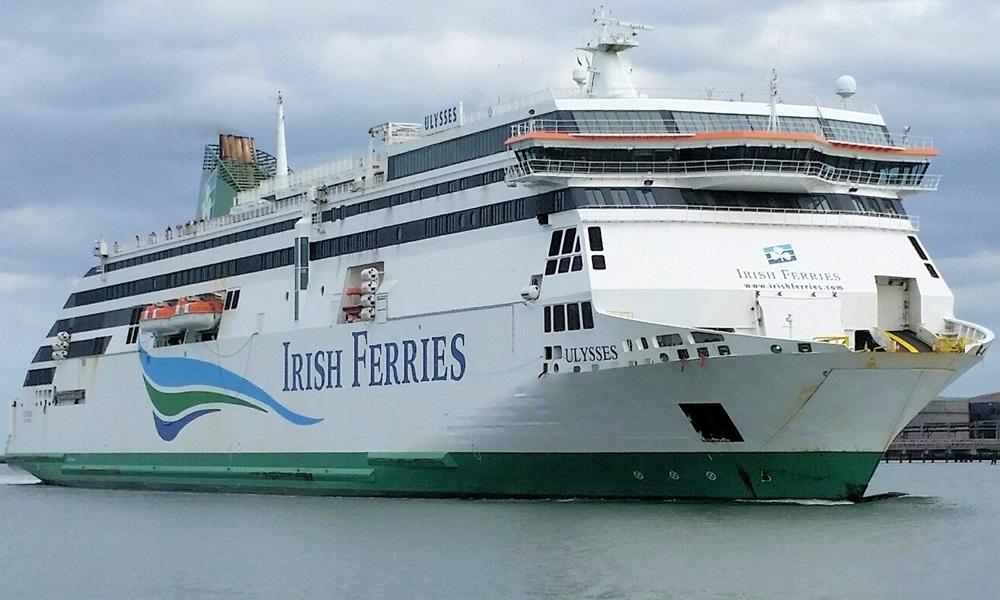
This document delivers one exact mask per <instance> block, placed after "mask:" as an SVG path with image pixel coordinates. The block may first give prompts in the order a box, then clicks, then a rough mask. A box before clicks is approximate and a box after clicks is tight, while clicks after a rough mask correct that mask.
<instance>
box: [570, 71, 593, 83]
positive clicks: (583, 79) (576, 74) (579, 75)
mask: <svg viewBox="0 0 1000 600" xmlns="http://www.w3.org/2000/svg"><path fill="white" fill-rule="evenodd" d="M588 76H589V73H588V72H587V69H584V68H583V67H577V68H575V69H573V81H575V82H576V84H577V85H584V84H585V83H587V79H588Z"/></svg>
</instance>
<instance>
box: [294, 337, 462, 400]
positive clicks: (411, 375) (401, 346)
mask: <svg viewBox="0 0 1000 600" xmlns="http://www.w3.org/2000/svg"><path fill="white" fill-rule="evenodd" d="M352 335H353V338H354V339H353V344H352V348H351V354H350V358H345V356H344V354H345V353H344V351H343V349H335V350H327V349H322V348H320V349H315V350H312V351H310V352H295V351H293V350H294V349H293V348H292V343H291V342H282V346H283V347H284V374H285V378H284V384H285V385H284V387H283V388H282V390H283V391H285V392H301V391H308V390H324V389H325V390H328V389H336V388H341V387H343V386H345V385H349V386H350V387H372V386H386V385H405V384H411V383H426V382H433V381H461V379H462V378H463V377H465V373H466V358H465V334H464V333H455V334H452V335H450V336H444V335H441V336H432V337H426V338H420V339H412V340H400V341H391V342H380V343H370V342H369V339H368V332H367V331H355V332H353V334H352Z"/></svg>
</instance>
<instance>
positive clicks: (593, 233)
mask: <svg viewBox="0 0 1000 600" xmlns="http://www.w3.org/2000/svg"><path fill="white" fill-rule="evenodd" d="M587 237H588V238H589V239H590V250H591V252H602V251H604V238H603V237H602V236H601V228H600V227H588V228H587Z"/></svg>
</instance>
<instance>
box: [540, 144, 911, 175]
mask: <svg viewBox="0 0 1000 600" xmlns="http://www.w3.org/2000/svg"><path fill="white" fill-rule="evenodd" d="M521 152H522V153H523V156H522V158H524V159H535V158H537V159H545V160H562V161H582V162H596V163H601V162H617V163H654V162H655V163H670V162H696V161H714V160H782V161H797V162H816V163H822V164H825V165H829V166H830V167H833V168H835V169H846V170H853V171H868V172H874V173H881V174H883V175H885V176H886V177H887V181H886V183H892V177H899V176H905V175H923V174H924V173H926V172H927V168H928V167H929V166H930V165H929V163H927V162H905V161H891V160H872V159H860V158H853V157H850V156H831V155H828V154H825V153H823V152H821V151H819V150H815V149H812V148H773V147H771V146H745V145H734V146H717V147H716V146H713V147H711V148H708V147H697V148H674V149H670V148H642V149H634V150H628V149H624V148H621V149H615V148H529V149H527V150H523V151H521ZM648 166H649V167H652V166H653V165H648ZM664 166H666V165H664ZM793 166H794V165H789V168H792V167H793ZM644 170H653V169H651V168H650V169H647V168H646V165H637V168H636V172H638V173H641V172H643V171H644ZM900 179H902V178H901V177H900Z"/></svg>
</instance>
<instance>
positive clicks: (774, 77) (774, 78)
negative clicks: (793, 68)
mask: <svg viewBox="0 0 1000 600" xmlns="http://www.w3.org/2000/svg"><path fill="white" fill-rule="evenodd" d="M770 104H771V116H770V118H769V119H768V120H767V130H768V131H778V128H779V126H780V123H778V71H777V69H771V97H770Z"/></svg>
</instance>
